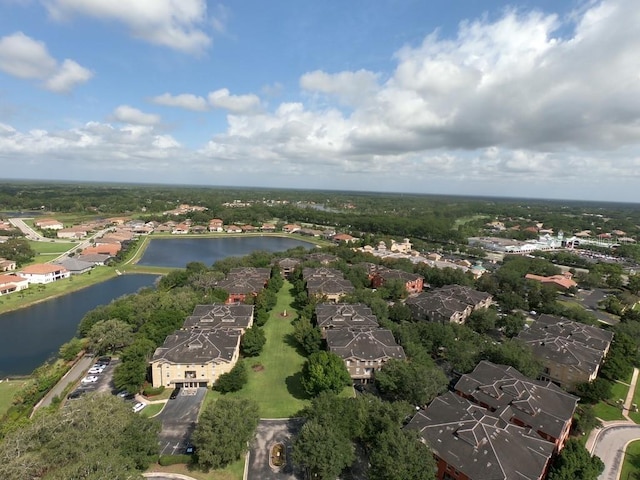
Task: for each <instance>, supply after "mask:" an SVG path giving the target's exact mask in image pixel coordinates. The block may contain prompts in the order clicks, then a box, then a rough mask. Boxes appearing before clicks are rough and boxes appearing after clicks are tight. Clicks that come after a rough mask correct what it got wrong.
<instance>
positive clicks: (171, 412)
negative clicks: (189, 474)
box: [155, 388, 207, 455]
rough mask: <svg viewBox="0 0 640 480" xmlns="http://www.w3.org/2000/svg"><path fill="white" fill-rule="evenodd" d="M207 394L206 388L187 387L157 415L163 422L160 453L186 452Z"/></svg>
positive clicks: (174, 453) (175, 453)
mask: <svg viewBox="0 0 640 480" xmlns="http://www.w3.org/2000/svg"><path fill="white" fill-rule="evenodd" d="M206 394H207V389H206V388H198V389H195V388H193V389H185V388H183V389H182V390H181V391H180V395H178V397H177V398H174V399H173V400H169V401H168V402H167V403H166V405H165V407H164V409H163V410H162V411H161V412H160V413H159V414H158V415H157V416H156V417H155V418H157V419H159V420H160V422H161V423H162V430H161V432H160V435H159V444H160V455H178V454H182V453H184V449H185V447H186V446H187V443H188V441H189V439H190V438H191V434H192V433H193V430H194V429H195V428H196V422H197V421H198V413H199V412H200V406H201V405H202V402H203V400H204V397H205V395H206Z"/></svg>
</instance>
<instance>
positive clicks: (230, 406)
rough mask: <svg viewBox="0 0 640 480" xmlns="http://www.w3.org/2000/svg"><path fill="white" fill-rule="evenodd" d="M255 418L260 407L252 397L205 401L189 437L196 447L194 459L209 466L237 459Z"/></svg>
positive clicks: (253, 430) (244, 449)
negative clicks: (206, 403) (212, 401)
mask: <svg viewBox="0 0 640 480" xmlns="http://www.w3.org/2000/svg"><path fill="white" fill-rule="evenodd" d="M259 420H260V408H259V407H258V404H257V403H255V402H254V401H253V400H247V399H240V398H226V397H225V398H221V399H219V400H218V401H217V402H215V403H210V404H209V405H207V406H206V407H205V408H204V410H203V411H202V413H201V414H200V418H199V420H198V425H197V426H196V429H195V431H194V432H193V435H192V437H191V441H192V442H193V444H194V445H195V446H196V447H197V450H196V454H195V460H196V463H197V464H198V465H199V466H200V467H201V468H203V469H205V470H209V469H216V468H222V467H224V466H226V465H228V464H230V463H231V462H234V461H236V460H237V459H239V458H240V456H241V455H242V454H243V453H244V452H245V451H246V449H247V443H248V442H249V440H251V439H252V438H253V436H254V434H255V431H256V428H257V426H258V422H259Z"/></svg>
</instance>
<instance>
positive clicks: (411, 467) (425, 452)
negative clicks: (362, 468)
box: [369, 427, 436, 480]
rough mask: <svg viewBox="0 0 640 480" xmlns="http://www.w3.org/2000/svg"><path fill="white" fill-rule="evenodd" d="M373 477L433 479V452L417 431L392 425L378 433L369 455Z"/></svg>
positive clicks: (371, 476) (376, 479) (370, 471)
mask: <svg viewBox="0 0 640 480" xmlns="http://www.w3.org/2000/svg"><path fill="white" fill-rule="evenodd" d="M369 464H370V466H369V478H370V479H371V480H432V479H435V475H436V464H435V460H434V459H433V454H432V453H431V451H430V450H429V447H427V446H426V445H425V444H424V443H422V442H421V441H420V440H419V438H418V434H417V432H416V431H413V430H401V429H400V428H397V427H396V428H389V429H386V430H384V431H382V432H380V435H378V436H377V438H376V441H375V443H374V444H373V445H372V447H371V453H370V455H369Z"/></svg>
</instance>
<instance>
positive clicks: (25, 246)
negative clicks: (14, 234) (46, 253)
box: [0, 238, 36, 266]
mask: <svg viewBox="0 0 640 480" xmlns="http://www.w3.org/2000/svg"><path fill="white" fill-rule="evenodd" d="M35 256H36V252H35V251H34V250H33V248H31V245H30V244H29V242H28V240H27V239H25V238H9V239H8V240H7V241H6V242H2V243H0V257H3V258H8V259H9V260H13V261H14V262H16V263H17V264H18V266H22V265H24V264H25V263H29V262H30V261H31V260H33V259H34V258H35Z"/></svg>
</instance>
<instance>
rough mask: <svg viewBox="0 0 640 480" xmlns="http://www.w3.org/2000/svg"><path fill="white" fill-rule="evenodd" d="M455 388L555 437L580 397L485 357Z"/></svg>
mask: <svg viewBox="0 0 640 480" xmlns="http://www.w3.org/2000/svg"><path fill="white" fill-rule="evenodd" d="M455 390H456V391H458V392H460V393H461V394H463V396H464V397H465V398H468V399H470V400H471V401H474V402H477V403H479V404H481V405H484V406H487V407H488V408H489V409H490V410H491V411H493V412H495V414H496V415H498V416H500V417H501V418H503V419H504V420H505V421H511V419H512V418H515V419H517V420H518V421H519V422H521V424H523V425H526V426H528V427H530V428H532V429H533V430H535V431H536V432H542V433H545V434H547V435H549V436H551V437H553V438H560V437H561V435H562V433H563V432H564V429H565V426H566V425H567V423H569V422H571V419H572V417H573V413H574V411H575V409H576V405H577V403H578V397H575V396H573V395H570V394H568V393H567V392H565V391H564V390H562V389H561V388H560V387H558V386H557V385H555V384H554V383H552V382H545V381H541V380H531V379H530V378H528V377H526V376H524V375H523V374H522V373H520V372H519V371H518V370H516V369H515V368H513V367H508V366H506V365H496V364H494V363H491V362H487V361H484V360H483V361H482V362H480V363H479V364H478V365H477V366H476V368H475V369H474V370H473V372H471V373H467V374H465V375H463V376H462V377H461V378H460V380H459V381H458V383H457V384H456V386H455Z"/></svg>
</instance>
